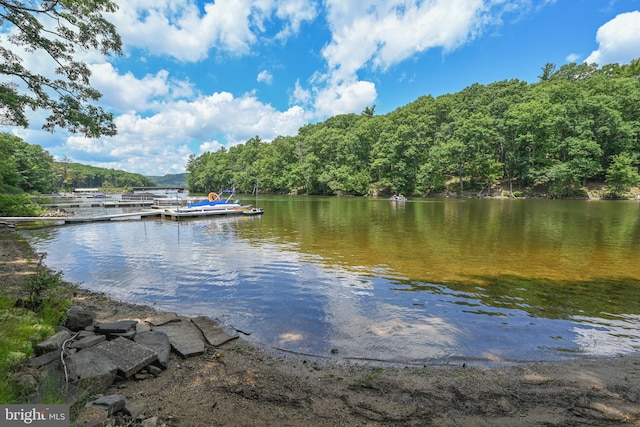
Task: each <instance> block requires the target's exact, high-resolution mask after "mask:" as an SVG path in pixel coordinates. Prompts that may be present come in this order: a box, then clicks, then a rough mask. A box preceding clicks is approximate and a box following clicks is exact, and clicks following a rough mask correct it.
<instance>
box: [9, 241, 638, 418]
mask: <svg viewBox="0 0 640 427" xmlns="http://www.w3.org/2000/svg"><path fill="white" fill-rule="evenodd" d="M36 264H37V257H35V256H34V254H33V252H32V250H31V248H30V247H29V246H28V245H27V244H26V243H25V242H24V240H22V239H20V238H19V234H18V233H16V232H13V231H10V230H2V231H0V283H2V286H3V288H4V290H12V291H15V290H16V289H19V286H20V284H21V283H22V281H23V280H24V279H25V278H26V277H28V274H30V273H31V272H33V271H34V269H35V266H36ZM76 300H77V301H76V304H79V305H82V306H84V307H86V308H89V309H93V310H95V311H96V312H97V313H98V319H99V320H101V321H109V320H122V319H135V320H141V321H142V320H143V319H145V318H147V317H151V316H153V315H154V314H156V312H155V310H154V309H153V308H152V307H149V306H135V305H131V304H127V303H124V302H121V301H115V300H113V299H110V298H108V297H107V296H105V295H102V294H96V293H91V292H88V291H80V292H79V293H78V295H77V297H76ZM107 393H118V394H122V395H124V396H125V397H126V398H127V401H128V402H129V401H131V402H136V403H137V404H138V405H139V406H141V407H143V408H144V412H145V413H147V414H149V415H156V416H158V417H159V420H160V423H159V425H161V424H162V423H164V424H165V425H166V426H182V427H205V426H206V427H209V426H616V425H638V426H640V403H639V402H640V355H632V356H628V355H627V356H619V357H612V358H589V359H584V358H581V359H575V360H572V361H565V362H554V363H535V364H526V365H518V366H504V367H492V368H486V367H469V366H462V365H461V366H429V365H426V366H423V367H415V366H414V367H393V368H388V367H379V366H364V365H355V364H348V363H344V362H338V361H335V360H326V361H324V360H311V359H307V360H305V359H304V358H299V357H290V356H283V355H278V354H273V353H271V352H268V351H265V350H264V349H261V348H259V347H256V346H255V345H252V344H251V343H248V342H246V341H244V340H242V339H237V340H234V341H230V342H228V343H226V344H224V345H222V346H221V347H217V348H209V349H208V350H207V351H206V352H205V354H203V355H200V356H195V357H191V358H187V359H183V358H180V357H179V356H177V355H172V356H171V359H170V362H169V367H168V369H167V370H166V371H164V372H163V373H162V375H160V376H159V377H157V378H149V379H145V380H143V381H124V382H119V383H116V384H114V386H113V387H112V389H111V390H108V391H107Z"/></svg>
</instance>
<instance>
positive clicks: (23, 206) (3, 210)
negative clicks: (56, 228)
mask: <svg viewBox="0 0 640 427" xmlns="http://www.w3.org/2000/svg"><path fill="white" fill-rule="evenodd" d="M42 212H43V209H42V208H41V207H40V205H38V204H37V203H35V202H33V201H32V200H31V199H30V198H29V196H27V195H26V194H2V193H0V216H38V215H40V214H41V213H42Z"/></svg>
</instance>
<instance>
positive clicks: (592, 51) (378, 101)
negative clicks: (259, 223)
mask: <svg viewBox="0 0 640 427" xmlns="http://www.w3.org/2000/svg"><path fill="white" fill-rule="evenodd" d="M115 1H116V3H118V4H119V10H118V11H117V12H116V13H114V14H112V15H110V16H109V19H110V20H111V21H112V22H114V23H115V24H116V26H117V28H118V31H119V33H120V34H121V36H122V39H123V42H124V51H125V55H124V56H123V57H116V58H114V57H103V56H101V55H98V54H96V53H94V52H87V53H86V54H85V55H86V56H84V57H83V58H82V59H83V60H84V61H85V62H87V63H89V64H90V67H91V70H92V73H93V74H92V79H91V82H92V85H93V86H94V87H96V88H97V89H98V90H100V91H101V92H102V94H103V98H102V99H101V100H100V104H101V105H102V106H103V107H104V108H106V109H108V110H109V111H112V112H113V113H114V115H115V120H116V124H117V126H118V135H117V136H115V137H109V138H99V139H88V138H84V137H82V136H78V135H69V134H67V133H66V132H64V131H62V130H59V131H57V132H56V133H55V134H50V133H47V132H44V131H42V130H40V127H41V125H42V119H43V117H44V116H45V114H44V112H35V113H33V114H32V115H31V120H32V122H31V127H30V128H29V129H17V128H4V129H2V130H4V131H8V132H11V133H14V134H16V135H18V136H20V137H22V138H23V139H24V140H26V141H27V142H30V143H32V144H40V145H42V146H43V147H44V148H45V149H46V150H48V151H49V152H50V153H51V154H52V155H53V156H54V157H56V158H57V159H60V158H62V157H65V156H66V157H67V158H69V159H71V160H72V161H77V162H80V163H85V164H91V165H94V166H99V167H106V168H115V169H123V170H127V171H130V172H137V173H142V174H145V175H164V174H167V173H180V172H183V171H184V168H185V165H186V162H187V158H188V156H189V155H190V154H195V155H199V154H201V153H203V152H206V151H217V150H218V149H219V148H220V147H227V148H228V147H231V146H233V145H236V144H239V143H243V142H245V141H246V140H248V139H249V138H251V137H253V136H256V135H258V136H260V138H262V139H263V140H266V141H271V140H272V139H274V138H275V137H276V136H278V135H295V134H296V133H297V130H298V129H299V128H300V127H301V126H304V125H305V124H307V123H313V122H317V121H321V120H324V119H326V118H327V117H330V116H333V115H336V114H341V113H351V112H354V113H360V112H361V111H362V110H363V109H364V108H365V107H367V106H372V105H375V106H376V110H375V111H376V113H377V114H385V113H388V112H390V111H393V110H395V109H396V108H398V107H400V106H402V105H405V104H407V103H409V102H411V101H413V100H415V99H416V98H418V97H419V96H421V95H428V94H431V95H433V96H439V95H442V94H445V93H454V92H458V91H460V90H462V89H464V88H465V87H467V86H469V85H471V84H473V83H476V82H478V83H482V84H489V83H491V82H494V81H499V80H504V79H512V78H516V79H520V80H524V81H527V82H530V83H533V82H536V81H537V80H538V79H537V76H539V75H540V73H541V69H542V67H543V66H544V65H545V64H546V63H548V62H551V63H554V64H556V65H557V66H558V67H559V66H561V65H563V64H566V63H569V62H577V63H580V62H584V61H587V62H596V63H598V64H600V65H604V64H608V63H614V62H617V63H620V64H624V63H628V62H629V61H630V60H632V59H634V58H638V57H640V0H215V1H213V0H210V1H203V0H200V1H193V0H115ZM11 31H12V29H11V28H6V27H0V37H2V38H4V37H6V36H7V35H8V33H10V32H11ZM0 40H2V39H0ZM2 42H3V43H5V41H4V40H2ZM24 58H25V59H24V60H25V63H27V64H29V65H30V66H31V67H32V68H34V69H37V70H41V72H42V73H45V74H46V73H49V72H50V71H51V70H50V68H47V62H46V61H44V60H42V58H41V57H39V56H38V54H35V55H29V54H27V53H24Z"/></svg>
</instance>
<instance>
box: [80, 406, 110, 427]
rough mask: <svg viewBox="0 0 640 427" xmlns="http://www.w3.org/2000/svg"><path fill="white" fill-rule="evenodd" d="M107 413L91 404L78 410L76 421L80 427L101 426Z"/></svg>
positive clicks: (105, 419)
mask: <svg viewBox="0 0 640 427" xmlns="http://www.w3.org/2000/svg"><path fill="white" fill-rule="evenodd" d="M108 417H109V415H108V414H107V412H106V411H104V410H102V409H100V408H96V407H93V406H85V407H84V408H82V409H81V410H80V411H79V412H78V417H77V419H76V421H77V422H78V423H79V424H80V425H81V426H82V427H87V426H91V427H102V426H104V425H105V421H107V418H108Z"/></svg>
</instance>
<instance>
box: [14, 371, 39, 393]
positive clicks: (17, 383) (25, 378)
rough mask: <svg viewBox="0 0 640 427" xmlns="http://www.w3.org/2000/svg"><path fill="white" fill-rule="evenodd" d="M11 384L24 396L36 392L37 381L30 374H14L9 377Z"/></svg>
mask: <svg viewBox="0 0 640 427" xmlns="http://www.w3.org/2000/svg"><path fill="white" fill-rule="evenodd" d="M11 382H12V383H13V384H14V387H15V388H16V390H17V391H18V392H19V393H20V394H22V395H24V396H29V395H32V394H34V393H36V392H37V391H38V380H37V379H36V377H35V376H33V375H32V374H30V373H26V372H22V373H17V374H14V375H12V376H11Z"/></svg>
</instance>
